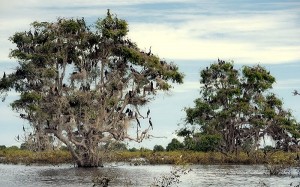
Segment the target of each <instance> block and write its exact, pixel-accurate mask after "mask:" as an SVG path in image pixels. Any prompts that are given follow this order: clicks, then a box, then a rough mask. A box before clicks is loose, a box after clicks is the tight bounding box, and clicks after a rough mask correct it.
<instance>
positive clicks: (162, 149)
mask: <svg viewBox="0 0 300 187" xmlns="http://www.w3.org/2000/svg"><path fill="white" fill-rule="evenodd" d="M153 151H154V152H156V151H165V148H164V147H163V146H162V145H155V146H154V147H153Z"/></svg>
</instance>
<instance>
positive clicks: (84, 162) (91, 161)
mask: <svg viewBox="0 0 300 187" xmlns="http://www.w3.org/2000/svg"><path fill="white" fill-rule="evenodd" d="M82 152H84V153H81V151H80V153H79V154H80V155H79V156H78V157H77V160H76V164H77V166H78V167H103V164H102V161H101V160H100V159H99V155H98V153H97V152H96V153H95V152H94V153H92V152H90V151H83V150H82Z"/></svg>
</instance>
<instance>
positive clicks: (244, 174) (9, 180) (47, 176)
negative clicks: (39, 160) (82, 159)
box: [0, 163, 300, 187]
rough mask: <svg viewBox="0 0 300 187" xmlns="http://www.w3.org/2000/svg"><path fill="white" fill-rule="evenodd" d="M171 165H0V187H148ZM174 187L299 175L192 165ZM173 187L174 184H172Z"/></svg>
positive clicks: (295, 181) (283, 180)
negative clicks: (102, 183)
mask: <svg viewBox="0 0 300 187" xmlns="http://www.w3.org/2000/svg"><path fill="white" fill-rule="evenodd" d="M172 168H173V167H172V166H171V165H155V166H149V165H142V166H130V165H128V164H120V163H118V164H116V165H106V166H105V167H104V168H88V169H86V168H75V167H73V166H71V165H59V166H49V165H48V166H35V165H31V166H25V165H5V164H0V186H1V187H2V186H3V187H19V186H22V187H25V186H26V187H27V186H28V187H29V186H34V187H40V186H65V187H71V186H72V187H76V186H90V187H91V186H93V184H94V183H93V179H95V178H97V177H104V176H105V177H108V178H111V179H112V181H111V182H110V183H109V186H151V184H153V182H154V178H159V177H161V176H163V175H165V176H169V175H170V172H171V171H172V170H173V169H172ZM189 168H191V169H192V171H190V172H189V173H188V174H186V175H182V176H181V177H180V180H181V183H179V184H178V185H177V186H180V187H181V186H183V187H192V186H195V187H196V186H197V187H198V186H199V187H202V186H203V187H205V186H218V187H222V186H226V187H227V186H245V187H248V186H275V187H280V186H297V185H300V176H299V175H298V170H297V169H296V168H293V169H291V170H290V171H288V172H289V173H288V174H287V175H282V176H269V175H268V174H267V173H268V171H267V170H266V168H265V167H264V166H262V165H191V166H189ZM175 186H176V185H175Z"/></svg>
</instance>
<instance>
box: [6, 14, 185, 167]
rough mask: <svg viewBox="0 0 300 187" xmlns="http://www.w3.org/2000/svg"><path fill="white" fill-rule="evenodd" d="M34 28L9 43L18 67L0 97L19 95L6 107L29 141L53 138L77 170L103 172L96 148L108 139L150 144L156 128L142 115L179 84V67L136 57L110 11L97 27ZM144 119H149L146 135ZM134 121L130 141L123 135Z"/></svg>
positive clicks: (141, 54)
mask: <svg viewBox="0 0 300 187" xmlns="http://www.w3.org/2000/svg"><path fill="white" fill-rule="evenodd" d="M31 26H32V27H31V29H29V30H28V31H25V32H17V33H15V34H14V35H13V36H12V37H11V38H10V40H11V41H12V43H14V44H16V49H13V50H12V51H11V53H10V56H11V57H13V58H16V59H17V60H18V62H19V65H18V66H17V67H16V69H15V71H14V72H13V73H11V74H5V73H4V75H3V78H2V79H1V81H0V90H1V94H2V96H3V97H5V94H6V93H7V91H9V90H11V89H13V90H15V91H16V92H18V93H20V97H19V98H18V99H17V100H15V101H14V102H13V103H11V106H12V108H13V109H14V110H16V111H17V112H19V113H20V117H21V118H23V119H26V120H28V122H29V124H30V125H31V126H32V127H33V129H34V132H32V133H31V134H30V136H34V139H33V140H34V141H37V142H38V143H39V142H43V140H45V139H48V136H54V137H56V138H57V139H58V140H60V141H61V142H63V143H64V144H65V145H66V146H67V147H68V149H69V150H70V152H71V154H72V156H73V158H74V160H75V162H76V163H77V165H78V166H85V167H93V166H99V165H101V164H102V163H101V159H100V156H101V155H100V152H99V147H101V146H102V147H103V145H104V144H107V143H108V142H111V140H116V141H122V140H125V139H129V140H133V141H137V142H141V141H142V140H143V139H144V138H147V137H148V136H149V130H151V129H152V128H153V127H152V123H151V118H150V115H149V113H150V111H148V112H147V114H142V113H140V111H139V109H140V108H141V106H144V105H146V104H147V103H148V102H149V101H150V99H152V98H154V95H155V94H156V93H157V91H158V90H168V89H169V88H171V85H170V81H172V82H176V83H182V80H183V74H182V73H180V72H178V67H177V66H176V65H175V64H173V63H167V62H166V61H164V60H161V59H159V57H158V56H156V55H154V54H153V53H152V52H151V47H150V49H149V50H147V51H142V50H140V49H139V48H138V47H137V45H136V44H135V43H134V42H132V41H131V40H130V39H129V38H127V37H126V35H127V33H128V25H127V22H126V21H125V20H122V19H119V18H117V16H115V15H112V14H111V13H110V12H109V10H108V12H107V16H106V17H105V18H104V19H99V20H98V21H97V22H96V24H95V27H89V26H87V25H86V22H85V20H84V19H83V18H82V19H65V18H64V19H61V18H59V19H58V20H57V22H34V23H32V24H31ZM141 118H149V124H148V122H147V128H144V129H143V130H142V129H141V125H142V124H141V120H140V119H141ZM144 121H145V120H144ZM133 122H134V125H135V124H136V135H134V136H133V137H132V136H129V135H128V133H127V130H128V127H129V126H130V125H131V124H133ZM144 127H145V125H144Z"/></svg>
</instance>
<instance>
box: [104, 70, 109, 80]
mask: <svg viewBox="0 0 300 187" xmlns="http://www.w3.org/2000/svg"><path fill="white" fill-rule="evenodd" d="M107 76H108V71H107V70H105V71H104V77H105V79H106V80H107Z"/></svg>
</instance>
